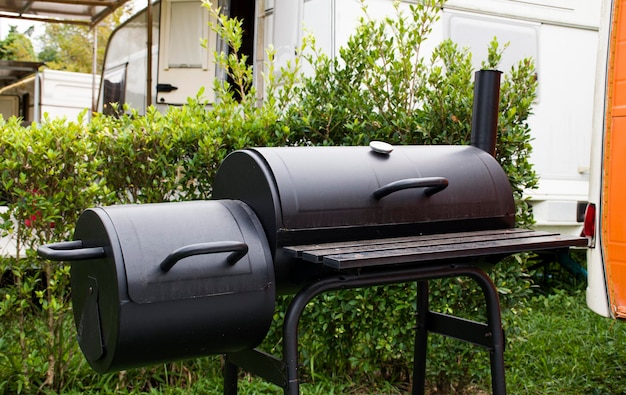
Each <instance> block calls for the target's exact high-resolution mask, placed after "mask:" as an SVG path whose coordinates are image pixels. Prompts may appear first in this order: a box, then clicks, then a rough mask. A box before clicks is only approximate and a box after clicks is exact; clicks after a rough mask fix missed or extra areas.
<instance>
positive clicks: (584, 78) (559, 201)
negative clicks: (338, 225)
mask: <svg viewBox="0 0 626 395" xmlns="http://www.w3.org/2000/svg"><path fill="white" fill-rule="evenodd" d="M366 2H367V5H368V9H369V14H370V15H376V16H382V15H386V14H390V13H392V12H393V3H392V0H367V1H366ZM217 3H218V4H217V5H218V6H220V7H222V9H223V10H225V11H226V12H228V13H229V14H230V16H234V17H238V18H241V19H243V20H244V30H245V31H246V35H245V36H244V43H243V44H244V45H243V48H242V51H243V52H244V53H246V54H247V55H248V56H249V59H250V60H251V61H252V62H253V64H254V70H255V81H257V86H258V87H259V88H260V89H259V90H260V91H262V86H261V84H262V79H261V78H260V75H261V73H260V71H262V69H263V67H264V61H265V48H267V47H268V46H269V45H270V44H272V45H273V46H274V48H275V49H276V51H277V52H276V61H277V63H278V66H280V65H281V64H284V63H285V62H286V61H288V60H289V59H292V58H293V57H294V54H295V48H296V47H297V46H298V45H299V43H300V40H301V38H302V36H303V34H305V33H304V32H307V33H308V32H312V33H313V34H314V35H315V37H316V42H317V45H318V46H320V47H321V48H322V49H323V50H324V51H326V53H328V54H330V55H331V56H335V55H337V54H338V52H339V48H340V47H341V45H342V44H344V43H345V42H347V39H348V37H349V36H350V34H351V33H352V32H353V31H354V29H355V26H356V25H357V23H358V19H359V17H360V16H361V15H362V12H361V3H360V2H359V1H356V0H221V1H219V2H217ZM409 3H410V1H404V2H403V5H404V6H406V5H408V4H409ZM600 8H601V0H524V1H521V0H448V2H447V3H446V4H445V6H444V8H443V12H442V18H441V19H440V21H439V22H438V23H437V24H436V26H435V28H434V30H433V32H432V34H431V37H430V39H429V40H428V42H427V43H426V44H427V47H426V48H424V50H425V52H424V56H428V52H429V51H430V50H432V47H434V45H436V44H437V43H439V42H440V41H441V40H443V39H447V38H450V39H452V40H454V41H455V42H457V43H458V44H460V45H461V46H467V47H469V48H470V50H471V51H472V52H473V54H474V56H473V59H474V60H475V62H476V64H475V66H476V67H479V62H480V60H482V59H484V58H485V56H486V53H487V45H488V43H489V42H490V41H491V40H492V38H493V37H494V36H496V37H498V40H499V42H500V43H506V42H509V43H510V45H509V48H508V49H507V50H506V52H505V56H504V58H503V61H502V67H501V69H502V70H504V71H506V70H507V69H508V68H510V67H511V65H512V64H513V63H515V62H516V61H517V60H520V59H521V58H524V57H528V56H531V57H533V58H534V59H535V61H536V64H537V78H538V82H539V91H538V99H537V101H536V103H535V106H534V114H533V115H532V117H531V118H530V120H529V123H530V126H531V129H532V136H533V139H534V141H533V150H534V152H533V155H532V162H533V164H534V165H535V170H536V171H537V173H538V174H539V176H540V182H539V188H538V189H536V190H532V191H528V196H529V197H530V199H531V200H532V203H533V208H534V214H535V219H536V221H537V227H538V228H541V229H546V230H551V231H558V232H561V233H568V234H579V233H580V232H581V229H582V219H583V213H584V208H585V206H586V202H587V200H588V185H589V160H590V145H591V128H592V109H593V91H594V82H595V74H596V62H595V56H596V53H597V50H598V39H599V35H598V30H599V26H600ZM151 9H152V14H151V17H150V16H149V13H147V11H146V10H143V11H140V12H139V13H137V14H136V15H135V16H134V17H133V18H131V19H129V20H128V21H127V22H126V23H125V24H124V25H122V26H120V27H119V28H118V29H117V30H116V31H115V32H114V34H113V35H112V36H111V39H110V42H109V46H108V49H107V55H106V60H105V66H104V70H103V76H104V78H103V80H102V86H101V92H102V94H101V96H100V101H99V103H100V104H99V106H100V107H99V109H100V111H103V112H105V113H106V112H111V107H110V105H109V104H108V103H111V102H114V103H120V104H121V103H128V104H130V105H131V106H132V107H134V108H136V109H137V110H138V111H139V112H140V113H143V112H144V111H145V108H146V106H147V105H149V104H154V105H155V106H157V107H161V106H169V105H180V104H184V103H185V102H186V98H187V97H190V96H191V97H193V96H195V95H196V94H197V92H198V90H199V89H200V87H201V86H204V87H205V92H206V94H205V98H207V99H208V100H209V101H212V100H213V99H214V97H213V94H212V87H213V81H214V79H215V78H221V76H220V72H219V70H217V69H216V68H215V67H214V64H213V62H212V60H211V56H212V52H213V50H215V49H219V46H220V40H218V39H217V38H216V37H215V35H214V34H213V33H212V32H210V31H209V29H208V28H207V23H208V18H209V16H208V12H207V11H206V10H204V9H203V8H202V7H201V2H200V0H161V1H160V2H156V3H154V5H153V6H152V7H151ZM148 19H152V21H153V22H152V34H151V35H152V37H154V38H153V39H152V40H151V41H152V42H153V43H154V44H153V45H152V49H151V56H152V61H151V70H152V72H151V76H150V79H149V80H150V81H151V83H150V84H147V80H148V78H147V73H146V70H147V58H148V56H147V54H148V53H147V50H146V46H145V43H146V42H147V41H149V37H148V30H147V29H146V27H147V24H148V22H147V21H148ZM200 37H204V38H205V39H208V43H209V45H208V48H207V49H204V48H202V47H201V46H200V45H199V42H200V39H199V38H200ZM148 86H149V87H150V91H149V92H148V88H147V87H148ZM147 100H149V103H148V102H147Z"/></svg>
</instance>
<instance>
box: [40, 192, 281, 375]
mask: <svg viewBox="0 0 626 395" xmlns="http://www.w3.org/2000/svg"><path fill="white" fill-rule="evenodd" d="M74 239H75V240H76V241H73V242H68V243H65V244H64V243H60V244H56V245H53V246H48V247H47V248H48V249H49V251H45V248H44V254H46V257H48V258H51V259H55V260H69V261H71V263H72V267H71V281H72V284H71V285H72V305H73V310H74V319H75V323H76V328H77V334H78V336H77V339H78V343H79V345H80V347H81V349H82V351H83V353H84V354H85V357H86V358H87V361H88V362H89V364H90V365H91V366H92V368H93V369H94V370H96V371H98V372H109V371H115V370H121V369H127V368H131V367H138V366H145V365H150V364H155V363H160V362H166V361H173V360H178V359H188V358H195V357H199V356H204V355H210V354H220V353H225V352H234V351H240V350H244V349H249V348H252V347H254V346H256V345H258V344H259V343H260V342H261V341H262V340H263V338H264V337H265V335H266V334H267V330H268V328H269V325H270V323H271V320H272V317H273V313H274V304H275V284H274V272H273V265H272V258H271V254H270V250H269V247H268V246H267V241H266V239H265V236H264V234H263V230H262V227H261V225H260V223H259V222H258V220H257V219H256V216H255V215H254V213H253V212H252V211H251V210H250V208H249V207H247V206H246V205H245V204H244V203H242V202H238V201H227V200H224V201H203V202H182V203H162V204H145V205H121V206H112V207H101V208H94V209H89V210H86V211H85V212H84V213H83V214H82V215H81V217H80V218H79V220H78V223H77V225H76V232H75V235H74ZM50 247H52V248H50ZM90 251H102V252H103V253H102V254H99V255H93V254H86V253H85V252H90Z"/></svg>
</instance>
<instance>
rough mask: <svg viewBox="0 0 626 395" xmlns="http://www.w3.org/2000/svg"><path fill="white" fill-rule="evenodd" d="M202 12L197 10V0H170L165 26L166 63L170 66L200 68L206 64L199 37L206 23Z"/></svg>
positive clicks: (202, 34) (203, 35) (202, 33)
mask: <svg viewBox="0 0 626 395" xmlns="http://www.w3.org/2000/svg"><path fill="white" fill-rule="evenodd" d="M207 22H208V21H207V20H206V18H205V15H204V13H203V12H198V2H197V1H174V0H173V1H171V3H170V20H169V25H168V26H167V29H168V32H167V36H168V39H169V40H168V44H169V45H168V47H167V65H168V67H170V68H201V67H203V66H206V65H205V64H204V63H206V60H205V59H204V56H203V54H204V53H203V51H201V50H200V38H202V37H205V36H206V34H204V32H203V30H205V26H206V24H207Z"/></svg>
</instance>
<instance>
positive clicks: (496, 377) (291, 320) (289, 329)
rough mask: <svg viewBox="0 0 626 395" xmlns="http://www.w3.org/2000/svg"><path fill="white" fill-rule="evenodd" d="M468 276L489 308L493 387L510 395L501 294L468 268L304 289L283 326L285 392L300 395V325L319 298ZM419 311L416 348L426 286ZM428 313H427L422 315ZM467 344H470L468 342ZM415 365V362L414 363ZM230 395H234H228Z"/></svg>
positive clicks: (498, 394) (393, 273)
mask: <svg viewBox="0 0 626 395" xmlns="http://www.w3.org/2000/svg"><path fill="white" fill-rule="evenodd" d="M460 276H467V277H470V278H472V279H474V280H475V281H476V282H477V283H478V285H479V286H480V287H481V289H482V291H483V294H484V295H485V301H486V305H487V306H486V307H487V321H488V322H487V326H488V328H489V336H490V337H491V342H489V343H490V350H489V351H490V358H491V383H492V391H493V394H494V395H506V382H505V377H504V333H503V331H502V323H501V317H500V300H499V298H498V292H497V290H496V288H495V286H494V284H493V282H492V281H491V279H490V278H489V276H488V275H487V274H486V273H485V272H483V271H482V270H481V269H479V268H477V267H474V266H466V265H441V266H431V267H419V268H407V269H397V270H389V271H384V272H374V273H360V274H342V275H333V276H329V277H327V278H325V279H320V280H317V281H315V282H313V283H311V284H309V285H308V286H306V287H304V288H303V289H302V290H301V291H300V292H298V294H296V296H295V297H294V298H293V300H292V301H291V304H290V305H289V308H288V309H287V313H286V315H285V321H284V323H283V361H284V363H285V365H286V371H287V385H286V386H285V389H284V392H285V394H286V395H299V394H300V382H299V378H298V323H299V321H300V316H301V315H302V313H303V311H304V308H305V307H306V305H307V304H308V303H309V301H311V300H312V299H313V298H314V297H315V296H317V295H319V294H321V293H324V292H327V291H333V290H339V289H348V288H360V287H366V286H373V285H386V284H395V283H402V282H408V281H416V280H419V281H420V283H425V282H426V281H425V280H429V279H435V278H446V277H460ZM418 292H419V296H418V298H419V300H420V301H421V302H418V308H419V309H420V311H418V313H421V314H420V315H421V318H420V317H418V325H420V324H421V323H422V322H421V321H420V320H424V321H426V322H425V323H424V327H423V330H422V331H421V332H420V328H419V327H418V328H417V332H419V334H416V336H419V337H420V338H419V339H417V338H416V347H417V345H418V344H419V343H422V342H424V343H427V339H426V340H424V338H426V337H427V335H428V333H427V332H428V322H427V321H428V300H427V298H428V289H427V287H426V286H425V285H422V286H420V287H419V290H418ZM421 310H424V311H421ZM466 341H467V340H466ZM415 351H416V354H417V355H416V356H415V358H416V361H417V364H418V365H419V366H417V368H418V369H419V370H420V371H421V372H419V373H415V372H414V383H413V393H414V394H423V393H424V382H425V366H426V346H425V345H424V346H423V347H421V348H420V349H419V350H415ZM414 363H415V362H414ZM228 395H230V394H228Z"/></svg>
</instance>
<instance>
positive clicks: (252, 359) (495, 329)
mask: <svg viewBox="0 0 626 395" xmlns="http://www.w3.org/2000/svg"><path fill="white" fill-rule="evenodd" d="M499 78H500V77H499V72H495V71H481V72H479V73H477V78H476V88H475V96H476V97H477V100H476V101H475V107H474V120H473V135H472V145H470V146H396V147H391V146H388V145H385V144H376V143H375V144H372V145H371V146H370V147H276V148H251V149H245V150H240V151H236V152H234V153H231V154H230V155H229V156H228V157H227V158H226V159H225V160H224V161H223V163H222V164H221V166H220V168H219V170H218V172H217V176H216V179H215V182H214V185H213V200H209V201H202V202H185V203H162V204H152V205H126V206H117V207H100V208H94V209H89V210H87V211H85V212H84V213H83V214H82V215H81V217H80V218H79V220H78V223H77V225H76V233H75V235H74V241H71V242H63V243H57V244H52V245H48V246H43V247H41V248H40V250H39V253H40V255H42V256H44V257H47V258H50V259H55V260H69V261H72V269H71V270H72V273H71V274H72V298H73V306H74V318H75V321H76V327H77V332H78V342H79V345H80V347H81V349H82V351H83V353H84V354H85V357H86V359H87V360H88V362H89V363H90V365H91V366H92V367H93V368H94V369H95V370H96V371H99V372H107V371H113V370H119V369H126V368H129V367H135V366H143V365H147V364H152V363H158V362H164V361H171V360H177V359H185V358H193V357H197V356H200V355H209V354H225V355H226V361H227V363H226V364H225V371H224V379H225V386H224V393H225V394H236V393H237V371H238V369H239V368H243V369H245V370H247V371H250V372H252V373H255V374H257V375H259V376H261V377H264V378H265V379H267V380H269V381H271V382H273V383H275V384H277V385H279V386H281V387H282V388H283V389H284V391H285V392H286V393H288V394H292V395H293V394H298V393H299V381H298V371H297V369H298V358H297V355H298V351H297V348H298V342H297V327H298V321H299V318H300V316H301V314H302V311H303V310H304V307H305V306H306V304H307V303H308V302H309V301H310V300H311V299H312V298H314V297H315V296H316V295H318V294H320V293H322V292H329V291H333V290H338V289H344V288H358V287H366V286H373V285H381V284H391V283H400V282H409V281H417V282H418V285H419V287H418V314H417V317H418V318H417V330H416V344H415V369H414V380H413V382H414V384H413V385H414V388H413V393H416V394H417V393H422V392H423V388H424V372H425V363H426V342H427V334H428V332H435V333H441V334H444V335H447V336H452V337H455V338H458V339H460V340H463V341H466V342H471V343H474V344H477V345H479V346H482V347H485V348H487V349H488V350H489V351H490V353H491V370H492V384H493V391H494V393H499V394H503V393H505V381H504V360H503V347H504V340H503V333H502V328H501V323H500V308H499V302H498V295H497V292H496V290H495V287H494V285H493V283H492V282H491V280H490V279H489V277H488V276H487V275H486V274H485V272H484V271H483V270H482V269H481V267H483V265H489V264H495V263H497V262H498V261H500V260H501V259H502V258H503V257H505V256H507V255H510V254H513V253H516V252H522V251H531V250H542V249H561V248H568V247H570V246H585V245H586V242H587V241H586V239H584V238H577V237H565V236H560V235H557V234H549V233H542V232H535V231H529V230H522V229H516V228H515V204H514V200H513V195H512V190H511V187H510V185H509V181H508V178H507V176H506V174H505V173H504V171H503V170H502V168H501V167H500V166H499V164H498V163H497V161H496V160H495V159H494V158H493V153H494V150H495V130H496V128H497V103H498V97H499V96H498V90H499ZM483 91H486V93H483ZM455 276H467V277H470V278H472V279H473V280H475V281H476V282H477V283H478V284H479V286H480V287H481V289H482V290H483V293H484V295H485V300H486V305H487V312H488V320H487V323H478V322H473V321H468V320H464V319H460V318H458V317H453V316H448V315H444V314H439V313H435V312H432V311H430V310H429V307H428V280H430V279H434V278H442V277H455ZM277 293H297V294H296V296H295V297H294V299H293V301H292V303H291V305H290V307H289V309H288V311H287V313H286V317H285V322H284V326H283V335H284V355H283V358H282V359H279V358H276V357H274V356H272V355H269V354H266V353H263V352H262V351H259V350H256V349H255V348H254V347H256V346H257V345H258V344H259V343H260V342H261V341H262V339H263V338H264V337H265V336H266V334H267V331H268V328H269V325H270V323H271V320H272V316H273V313H274V303H275V298H276V294H277Z"/></svg>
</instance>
